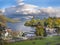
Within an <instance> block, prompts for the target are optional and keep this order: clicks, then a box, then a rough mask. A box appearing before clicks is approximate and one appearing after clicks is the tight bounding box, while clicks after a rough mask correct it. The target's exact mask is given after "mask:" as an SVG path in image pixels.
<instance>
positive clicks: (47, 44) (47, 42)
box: [6, 36, 60, 45]
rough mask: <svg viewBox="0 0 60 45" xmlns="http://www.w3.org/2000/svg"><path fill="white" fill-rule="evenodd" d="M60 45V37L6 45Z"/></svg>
mask: <svg viewBox="0 0 60 45" xmlns="http://www.w3.org/2000/svg"><path fill="white" fill-rule="evenodd" d="M58 44H59V45H60V36H54V37H47V38H44V39H42V40H40V39H39V40H27V41H22V42H15V43H8V44H6V45H58Z"/></svg>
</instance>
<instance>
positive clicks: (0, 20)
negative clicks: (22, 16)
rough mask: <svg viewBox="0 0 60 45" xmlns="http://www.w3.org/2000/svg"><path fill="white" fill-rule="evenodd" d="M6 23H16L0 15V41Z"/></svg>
mask: <svg viewBox="0 0 60 45" xmlns="http://www.w3.org/2000/svg"><path fill="white" fill-rule="evenodd" d="M7 22H11V23H15V22H17V21H16V20H13V19H10V18H7V17H5V16H4V15H0V41H2V40H3V39H2V33H3V32H4V30H5V28H6V27H7V26H6V23H7ZM0 44H1V45H3V43H0Z"/></svg>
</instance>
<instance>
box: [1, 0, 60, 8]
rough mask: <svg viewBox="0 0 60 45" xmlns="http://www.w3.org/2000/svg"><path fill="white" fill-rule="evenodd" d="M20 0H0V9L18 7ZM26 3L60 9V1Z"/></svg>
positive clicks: (34, 0)
mask: <svg viewBox="0 0 60 45" xmlns="http://www.w3.org/2000/svg"><path fill="white" fill-rule="evenodd" d="M17 1H18V0H0V8H7V7H10V6H13V5H17ZM24 3H28V4H32V5H36V6H39V7H50V6H51V7H60V0H24Z"/></svg>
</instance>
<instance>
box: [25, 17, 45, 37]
mask: <svg viewBox="0 0 60 45" xmlns="http://www.w3.org/2000/svg"><path fill="white" fill-rule="evenodd" d="M25 26H30V27H35V30H36V32H35V34H36V35H37V36H44V32H45V31H44V21H43V20H40V19H34V18H32V19H31V20H30V21H27V22H26V23H25Z"/></svg>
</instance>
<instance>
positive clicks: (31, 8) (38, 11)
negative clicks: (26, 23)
mask: <svg viewBox="0 0 60 45" xmlns="http://www.w3.org/2000/svg"><path fill="white" fill-rule="evenodd" d="M17 1H19V3H20V2H23V0H17ZM6 13H8V14H14V13H15V14H25V15H28V14H33V15H46V14H48V16H56V17H60V8H59V9H58V8H53V7H47V8H39V7H38V6H35V5H31V4H24V5H18V6H12V7H10V8H7V9H6Z"/></svg>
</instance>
